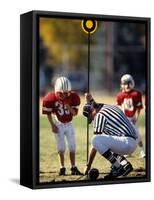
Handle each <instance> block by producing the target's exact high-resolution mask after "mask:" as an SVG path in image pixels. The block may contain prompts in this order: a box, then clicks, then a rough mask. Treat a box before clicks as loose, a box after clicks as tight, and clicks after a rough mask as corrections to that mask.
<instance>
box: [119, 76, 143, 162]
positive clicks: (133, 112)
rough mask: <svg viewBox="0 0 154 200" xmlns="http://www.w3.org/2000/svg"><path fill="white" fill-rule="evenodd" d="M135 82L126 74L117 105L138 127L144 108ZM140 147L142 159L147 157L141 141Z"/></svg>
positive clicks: (123, 77)
mask: <svg viewBox="0 0 154 200" xmlns="http://www.w3.org/2000/svg"><path fill="white" fill-rule="evenodd" d="M134 87H135V82H134V79H133V77H132V76H131V75H130V74H125V75H123V76H122V77H121V90H122V91H121V92H119V93H118V94H117V104H118V105H119V107H120V108H121V109H122V110H123V112H124V113H125V115H126V116H127V118H128V119H129V120H130V121H131V122H132V123H133V124H134V125H135V127H136V129H137V130H138V127H137V125H136V122H137V121H138V118H139V115H140V111H141V109H142V108H143V104H142V94H141V92H140V91H138V90H136V89H134ZM139 147H140V148H141V151H140V157H141V158H144V157H145V151H144V146H143V143H142V140H141V139H140V142H139Z"/></svg>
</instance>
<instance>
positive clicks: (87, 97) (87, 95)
mask: <svg viewBox="0 0 154 200" xmlns="http://www.w3.org/2000/svg"><path fill="white" fill-rule="evenodd" d="M85 98H86V101H87V103H89V102H90V101H91V100H92V99H93V97H92V95H91V94H90V93H85Z"/></svg>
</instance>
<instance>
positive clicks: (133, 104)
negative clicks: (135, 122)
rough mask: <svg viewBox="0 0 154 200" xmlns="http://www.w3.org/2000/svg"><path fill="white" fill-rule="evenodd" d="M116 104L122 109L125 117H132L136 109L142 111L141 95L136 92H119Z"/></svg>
mask: <svg viewBox="0 0 154 200" xmlns="http://www.w3.org/2000/svg"><path fill="white" fill-rule="evenodd" d="M117 104H118V105H119V106H120V107H121V108H122V110H123V112H124V113H125V115H126V116H127V117H134V115H135V113H136V110H137V109H142V108H143V105H142V94H141V92H139V91H137V90H131V91H129V92H119V93H118V95H117Z"/></svg>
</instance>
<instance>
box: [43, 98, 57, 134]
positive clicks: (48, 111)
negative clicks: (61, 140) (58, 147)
mask: <svg viewBox="0 0 154 200" xmlns="http://www.w3.org/2000/svg"><path fill="white" fill-rule="evenodd" d="M47 97H48V96H46V97H44V99H43V105H42V114H45V115H46V116H47V119H48V121H49V123H50V125H51V129H52V131H53V132H54V133H57V132H58V130H57V127H56V125H55V123H54V121H53V118H52V112H53V108H52V104H51V101H49V100H48V99H47Z"/></svg>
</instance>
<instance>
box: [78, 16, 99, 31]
mask: <svg viewBox="0 0 154 200" xmlns="http://www.w3.org/2000/svg"><path fill="white" fill-rule="evenodd" d="M81 27H82V29H83V31H84V32H85V33H87V34H88V33H90V34H92V33H94V32H95V31H96V29H97V21H96V20H93V19H85V20H82V21H81Z"/></svg>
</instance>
